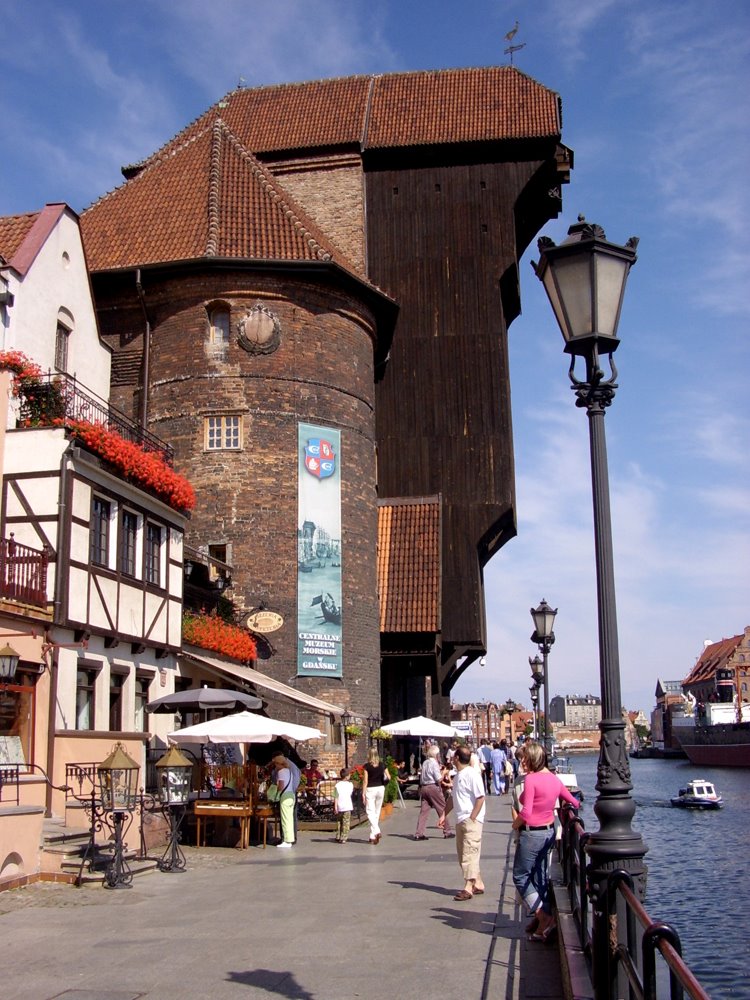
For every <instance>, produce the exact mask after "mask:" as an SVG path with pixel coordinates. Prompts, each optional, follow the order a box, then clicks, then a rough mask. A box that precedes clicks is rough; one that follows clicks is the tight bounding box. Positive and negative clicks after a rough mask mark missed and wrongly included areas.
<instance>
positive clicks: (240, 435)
mask: <svg viewBox="0 0 750 1000" xmlns="http://www.w3.org/2000/svg"><path fill="white" fill-rule="evenodd" d="M217 421H218V422H219V424H218V426H219V430H218V433H217V431H216V423H215V422H217ZM230 421H231V422H232V424H231V426H232V427H236V430H237V435H236V440H237V443H236V444H227V440H233V439H234V434H233V433H231V432H230V433H229V434H228V433H227V431H228V428H229V426H230ZM235 421H236V424H235V423H234V422H235ZM212 424H213V425H214V426H212ZM217 440H218V441H219V442H220V443H219V444H216V443H215V442H216V441H217ZM243 449H244V421H243V419H242V414H241V413H231V412H230V413H207V414H205V416H204V417H203V450H204V451H207V452H216V451H242V450H243Z"/></svg>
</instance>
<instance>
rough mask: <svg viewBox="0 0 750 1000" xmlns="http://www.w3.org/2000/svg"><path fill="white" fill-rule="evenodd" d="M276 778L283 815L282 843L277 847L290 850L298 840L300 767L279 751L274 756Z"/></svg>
mask: <svg viewBox="0 0 750 1000" xmlns="http://www.w3.org/2000/svg"><path fill="white" fill-rule="evenodd" d="M272 763H273V766H274V768H275V774H274V779H275V781H276V788H277V789H278V803H279V814H280V817H281V843H280V844H277V845H276V846H277V847H280V848H282V850H287V851H288V850H290V849H291V847H292V845H293V844H294V843H295V842H296V840H297V789H298V787H299V779H300V769H299V768H298V767H297V765H296V764H295V763H294V762H293V761H291V760H289V758H288V757H285V756H284V754H282V753H279V754H276V756H275V757H274V758H273V761H272Z"/></svg>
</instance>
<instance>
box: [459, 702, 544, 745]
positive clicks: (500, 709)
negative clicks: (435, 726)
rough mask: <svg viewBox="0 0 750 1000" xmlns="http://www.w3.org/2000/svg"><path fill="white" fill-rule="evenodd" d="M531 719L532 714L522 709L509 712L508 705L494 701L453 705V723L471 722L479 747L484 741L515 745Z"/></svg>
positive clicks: (473, 735) (475, 741)
mask: <svg viewBox="0 0 750 1000" xmlns="http://www.w3.org/2000/svg"><path fill="white" fill-rule="evenodd" d="M531 718H532V716H531V713H530V712H526V711H525V710H524V709H522V708H521V707H518V708H514V710H513V711H509V710H508V705H507V704H502V705H496V704H495V702H492V701H478V702H468V703H466V704H463V705H457V704H452V705H451V722H470V723H471V730H472V739H473V742H474V744H476V745H477V746H478V745H479V744H480V743H481V742H482V740H486V741H487V742H488V743H496V742H497V743H499V742H500V740H508V741H509V742H513V743H515V742H516V740H517V739H518V737H519V736H520V735H522V734H523V733H524V732H525V730H526V726H527V723H528V722H529V720H530V719H531Z"/></svg>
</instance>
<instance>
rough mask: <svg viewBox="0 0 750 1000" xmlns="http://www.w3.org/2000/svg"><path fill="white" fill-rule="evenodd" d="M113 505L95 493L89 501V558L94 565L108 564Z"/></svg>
mask: <svg viewBox="0 0 750 1000" xmlns="http://www.w3.org/2000/svg"><path fill="white" fill-rule="evenodd" d="M112 512H113V505H112V502H111V501H110V500H107V499H106V498H105V497H102V496H98V495H97V494H95V495H94V496H93V498H92V501H91V530H90V558H91V562H92V563H94V564H95V565H96V566H109V564H110V536H111V528H110V525H111V523H112Z"/></svg>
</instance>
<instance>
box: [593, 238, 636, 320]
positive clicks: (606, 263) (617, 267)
mask: <svg viewBox="0 0 750 1000" xmlns="http://www.w3.org/2000/svg"><path fill="white" fill-rule="evenodd" d="M595 265H596V311H597V316H596V331H595V332H596V333H601V334H604V335H605V336H607V337H615V336H616V335H617V324H618V320H619V317H620V303H621V302H622V296H623V293H624V291H625V282H626V280H627V276H628V271H629V270H630V261H629V260H624V259H623V258H622V257H616V256H613V255H612V254H605V253H597V254H596V256H595Z"/></svg>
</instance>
